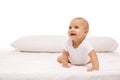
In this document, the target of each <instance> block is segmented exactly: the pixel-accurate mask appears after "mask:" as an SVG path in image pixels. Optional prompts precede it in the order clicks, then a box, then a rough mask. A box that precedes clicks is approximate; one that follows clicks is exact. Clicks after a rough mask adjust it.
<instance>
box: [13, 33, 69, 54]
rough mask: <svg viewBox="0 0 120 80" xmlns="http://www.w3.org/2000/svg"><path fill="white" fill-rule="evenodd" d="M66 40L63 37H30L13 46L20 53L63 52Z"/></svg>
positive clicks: (21, 39) (25, 37) (18, 40)
mask: <svg viewBox="0 0 120 80" xmlns="http://www.w3.org/2000/svg"><path fill="white" fill-rule="evenodd" d="M66 39H67V38H66V37H65V36H62V35H29V36H24V37H21V38H19V39H17V40H15V41H14V42H13V43H12V44H11V45H12V46H13V47H14V48H16V49H17V50H19V51H28V52H61V51H62V49H63V45H64V44H65V41H66Z"/></svg>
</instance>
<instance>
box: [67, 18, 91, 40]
mask: <svg viewBox="0 0 120 80" xmlns="http://www.w3.org/2000/svg"><path fill="white" fill-rule="evenodd" d="M88 31H89V24H88V22H87V20H85V19H84V18H82V17H77V18H74V19H72V21H71V22H70V26H69V29H68V35H69V37H70V38H71V39H72V40H77V39H78V40H79V39H84V38H85V37H86V35H87V33H88Z"/></svg>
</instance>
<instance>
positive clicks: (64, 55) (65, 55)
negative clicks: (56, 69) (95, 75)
mask: <svg viewBox="0 0 120 80" xmlns="http://www.w3.org/2000/svg"><path fill="white" fill-rule="evenodd" d="M68 55H69V54H68V52H67V51H65V50H63V52H62V66H63V67H65V68H69V67H70V66H69V64H68V61H69V60H68Z"/></svg>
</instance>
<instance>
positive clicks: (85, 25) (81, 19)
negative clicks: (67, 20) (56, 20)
mask: <svg viewBox="0 0 120 80" xmlns="http://www.w3.org/2000/svg"><path fill="white" fill-rule="evenodd" d="M73 20H80V21H81V22H82V25H83V26H84V27H85V29H89V23H88V21H87V20H86V19H84V18H82V17H76V18H74V19H73Z"/></svg>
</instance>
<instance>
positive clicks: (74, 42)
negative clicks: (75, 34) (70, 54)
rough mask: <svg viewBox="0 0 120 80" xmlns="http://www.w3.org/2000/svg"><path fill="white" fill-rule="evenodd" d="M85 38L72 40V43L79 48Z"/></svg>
mask: <svg viewBox="0 0 120 80" xmlns="http://www.w3.org/2000/svg"><path fill="white" fill-rule="evenodd" d="M82 41H83V40H77V41H72V45H73V47H74V48H77V47H78V46H79V45H80V44H81V43H82Z"/></svg>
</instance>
